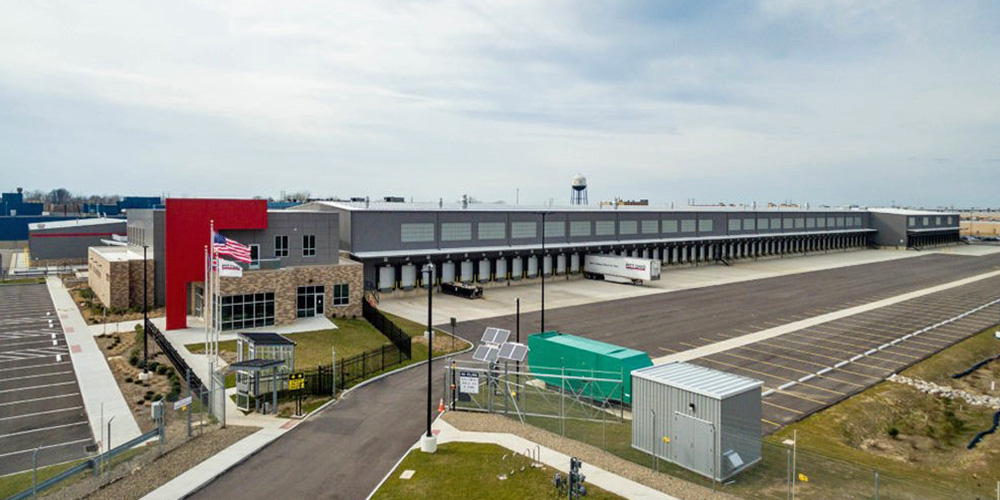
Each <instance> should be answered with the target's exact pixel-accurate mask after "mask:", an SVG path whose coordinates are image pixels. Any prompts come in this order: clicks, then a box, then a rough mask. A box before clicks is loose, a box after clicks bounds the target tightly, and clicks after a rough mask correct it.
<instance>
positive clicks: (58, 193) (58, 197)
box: [45, 188, 72, 205]
mask: <svg viewBox="0 0 1000 500" xmlns="http://www.w3.org/2000/svg"><path fill="white" fill-rule="evenodd" d="M70 198H72V194H71V193H70V192H69V190H68V189H66V188H57V189H53V190H52V191H49V195H48V197H47V198H46V200H45V201H48V202H49V203H52V204H53V205H63V204H65V203H69V201H70Z"/></svg>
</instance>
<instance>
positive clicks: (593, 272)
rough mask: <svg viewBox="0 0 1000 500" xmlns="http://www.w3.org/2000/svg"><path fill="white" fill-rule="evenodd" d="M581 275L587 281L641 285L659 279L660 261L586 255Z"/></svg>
mask: <svg viewBox="0 0 1000 500" xmlns="http://www.w3.org/2000/svg"><path fill="white" fill-rule="evenodd" d="M583 275H584V277H586V278H589V279H595V280H607V281H614V282H618V283H632V284H634V285H641V284H643V283H645V282H647V281H654V280H658V279H660V261H659V260H655V259H654V260H651V259H640V258H636V257H624V256H619V255H587V256H585V257H584V264H583Z"/></svg>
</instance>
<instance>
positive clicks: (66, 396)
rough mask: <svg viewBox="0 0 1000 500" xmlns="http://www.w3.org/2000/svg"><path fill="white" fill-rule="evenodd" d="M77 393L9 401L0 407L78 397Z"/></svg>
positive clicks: (0, 404)
mask: <svg viewBox="0 0 1000 500" xmlns="http://www.w3.org/2000/svg"><path fill="white" fill-rule="evenodd" d="M79 395H80V393H79V392H71V393H69V394H60V395H58V396H47V397H44V398H34V399H22V400H20V401H11V402H9V403H0V406H10V405H21V404H26V403H34V402H36V401H48V400H50V399H59V398H68V397H70V396H79Z"/></svg>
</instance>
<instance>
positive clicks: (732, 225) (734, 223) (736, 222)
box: [729, 219, 743, 232]
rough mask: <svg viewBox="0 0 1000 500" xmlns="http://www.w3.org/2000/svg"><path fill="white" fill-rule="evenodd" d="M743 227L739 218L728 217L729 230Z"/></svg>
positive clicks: (737, 229)
mask: <svg viewBox="0 0 1000 500" xmlns="http://www.w3.org/2000/svg"><path fill="white" fill-rule="evenodd" d="M742 228H743V221H741V220H740V219H729V232H733V231H739V230H740V229H742Z"/></svg>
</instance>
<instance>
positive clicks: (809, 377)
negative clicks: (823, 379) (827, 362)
mask: <svg viewBox="0 0 1000 500" xmlns="http://www.w3.org/2000/svg"><path fill="white" fill-rule="evenodd" d="M814 378H816V375H815V374H812V375H806V376H805V377H802V378H800V379H799V383H805V382H808V381H810V380H812V379H814Z"/></svg>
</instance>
